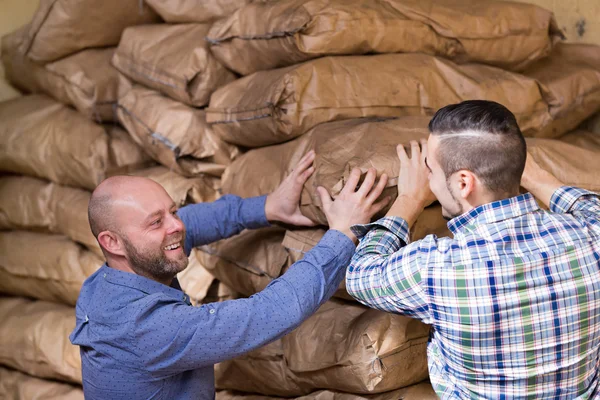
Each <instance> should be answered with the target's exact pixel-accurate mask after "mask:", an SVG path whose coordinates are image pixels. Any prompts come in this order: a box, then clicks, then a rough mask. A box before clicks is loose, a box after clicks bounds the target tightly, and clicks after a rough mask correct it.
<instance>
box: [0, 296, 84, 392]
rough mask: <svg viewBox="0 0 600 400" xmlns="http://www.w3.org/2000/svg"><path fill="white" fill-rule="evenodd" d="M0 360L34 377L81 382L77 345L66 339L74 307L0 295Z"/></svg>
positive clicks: (71, 322)
mask: <svg viewBox="0 0 600 400" xmlns="http://www.w3.org/2000/svg"><path fill="white" fill-rule="evenodd" d="M0 321H2V324H0V337H1V338H2V340H0V364H2V365H5V366H8V367H11V368H14V369H17V370H19V371H23V372H25V373H27V374H29V375H33V376H36V377H38V378H50V379H57V380H60V381H67V382H74V383H79V384H81V358H80V356H79V347H78V346H74V345H72V344H71V342H69V334H70V333H71V332H72V331H73V329H75V309H74V308H73V307H69V306H66V305H63V304H56V303H50V302H45V301H32V300H28V299H24V298H19V297H0Z"/></svg>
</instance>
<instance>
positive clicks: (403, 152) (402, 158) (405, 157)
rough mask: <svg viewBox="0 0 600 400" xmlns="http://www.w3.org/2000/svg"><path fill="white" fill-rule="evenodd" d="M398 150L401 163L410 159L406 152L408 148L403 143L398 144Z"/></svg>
mask: <svg viewBox="0 0 600 400" xmlns="http://www.w3.org/2000/svg"><path fill="white" fill-rule="evenodd" d="M396 152H397V153H398V158H399V159H400V163H403V162H406V161H408V155H407V154H406V149H405V148H404V145H403V144H399V145H398V146H396Z"/></svg>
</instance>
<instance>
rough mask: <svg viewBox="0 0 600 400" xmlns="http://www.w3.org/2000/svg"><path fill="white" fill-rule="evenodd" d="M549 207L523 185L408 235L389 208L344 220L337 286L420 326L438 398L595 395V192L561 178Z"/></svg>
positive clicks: (599, 309) (599, 266)
mask: <svg viewBox="0 0 600 400" xmlns="http://www.w3.org/2000/svg"><path fill="white" fill-rule="evenodd" d="M550 210H551V212H547V211H544V210H541V209H540V208H539V207H538V205H537V203H536V201H535V200H534V198H533V196H532V195H531V194H524V195H520V196H517V197H513V198H510V199H505V200H502V201H497V202H493V203H489V204H485V205H482V206H480V207H477V208H475V209H473V210H471V211H469V212H468V213H465V214H464V215H462V216H460V217H457V218H455V219H453V220H452V221H450V222H449V223H448V227H449V228H450V230H451V231H452V233H453V234H454V238H438V237H436V236H434V235H429V236H427V237H426V238H424V239H423V240H419V241H416V242H413V243H411V242H410V237H409V230H408V225H407V223H406V221H404V220H403V219H401V218H396V217H386V218H382V219H380V220H378V221H376V222H374V223H372V224H368V225H357V226H354V227H353V231H354V233H355V234H356V235H357V236H358V237H359V238H361V242H360V245H359V246H358V249H357V251H356V254H355V255H354V258H353V260H352V263H351V265H350V267H349V268H348V271H347V274H346V286H347V289H348V292H349V293H350V294H351V295H352V296H354V297H355V298H356V299H357V300H358V301H360V302H361V303H363V304H365V305H367V306H370V307H374V308H377V309H380V310H384V311H388V312H393V313H398V314H404V315H409V316H412V317H414V318H417V319H419V320H421V321H423V322H425V323H428V324H431V325H432V327H433V329H434V334H433V336H432V339H431V342H430V344H429V347H428V360H429V372H430V377H431V382H432V384H433V386H434V388H435V390H436V392H437V393H438V395H439V396H440V397H442V398H443V399H533V398H535V399H592V398H593V399H596V398H600V393H599V392H600V389H599V388H598V386H599V385H598V383H599V379H600V378H599V377H598V366H599V363H600V352H599V350H600V240H599V239H600V199H599V197H598V196H597V195H596V194H594V193H592V192H588V191H586V190H582V189H578V188H573V187H566V186H565V187H562V188H560V189H558V190H557V191H556V192H555V193H554V195H553V196H552V199H551V204H550Z"/></svg>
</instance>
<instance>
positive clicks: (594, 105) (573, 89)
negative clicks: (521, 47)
mask: <svg viewBox="0 0 600 400" xmlns="http://www.w3.org/2000/svg"><path fill="white" fill-rule="evenodd" d="M524 74H525V75H527V76H528V77H531V78H534V79H536V80H537V81H538V82H540V84H541V85H542V86H543V87H544V88H545V90H547V92H548V93H549V95H547V96H545V97H546V98H547V99H548V104H549V106H550V107H549V112H550V115H551V116H552V123H551V124H549V125H546V126H544V127H542V129H540V130H538V132H536V134H535V136H536V137H546V138H555V137H559V136H561V135H562V134H564V133H566V132H568V131H570V130H572V129H575V128H576V127H577V126H578V125H579V124H580V123H581V122H582V121H583V120H585V119H586V118H588V117H590V116H591V115H593V114H594V113H596V112H598V111H599V110H600V46H596V45H586V44H566V43H561V44H559V45H557V46H556V47H555V48H554V50H553V51H552V54H551V55H550V57H549V58H546V59H543V60H540V61H538V62H536V63H535V64H533V65H532V66H530V67H529V68H527V70H526V71H525V72H524Z"/></svg>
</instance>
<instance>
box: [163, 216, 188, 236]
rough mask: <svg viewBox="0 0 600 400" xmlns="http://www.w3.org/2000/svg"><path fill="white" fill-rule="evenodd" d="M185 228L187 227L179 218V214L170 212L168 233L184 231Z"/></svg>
mask: <svg viewBox="0 0 600 400" xmlns="http://www.w3.org/2000/svg"><path fill="white" fill-rule="evenodd" d="M184 229H185V227H184V226H183V222H182V221H181V220H180V219H179V217H178V216H177V215H172V214H170V217H169V228H168V232H167V233H168V234H171V233H177V232H183V230H184Z"/></svg>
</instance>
